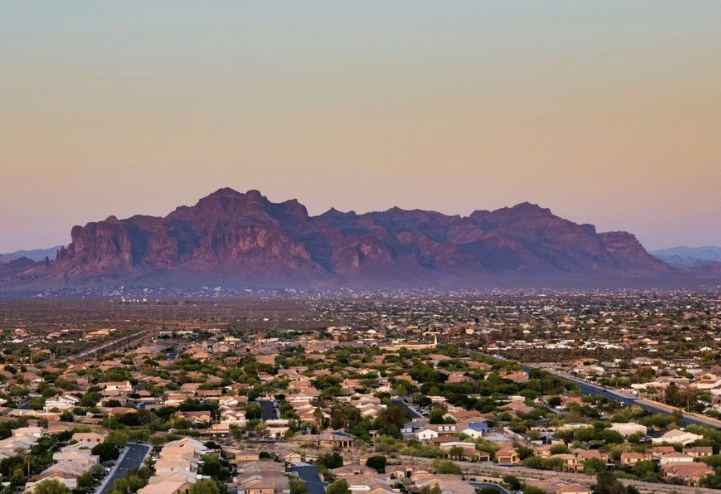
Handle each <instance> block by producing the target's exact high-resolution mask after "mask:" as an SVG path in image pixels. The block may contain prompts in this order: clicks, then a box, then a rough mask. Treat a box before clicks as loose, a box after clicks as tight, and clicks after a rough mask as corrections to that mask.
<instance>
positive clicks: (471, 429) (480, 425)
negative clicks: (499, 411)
mask: <svg viewBox="0 0 721 494" xmlns="http://www.w3.org/2000/svg"><path fill="white" fill-rule="evenodd" d="M489 429H490V427H488V422H468V425H467V426H466V428H465V429H463V430H462V431H461V432H462V433H463V434H465V435H466V436H469V437H472V438H473V439H478V438H479V437H483V436H485V435H486V433H487V432H488V430H489Z"/></svg>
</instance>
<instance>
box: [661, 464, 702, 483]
mask: <svg viewBox="0 0 721 494" xmlns="http://www.w3.org/2000/svg"><path fill="white" fill-rule="evenodd" d="M714 473H715V470H714V469H713V468H711V467H710V466H708V465H707V464H705V463H701V462H693V463H678V462H674V463H669V464H667V465H664V466H663V467H661V477H662V478H664V479H665V480H666V481H671V479H679V480H681V481H682V482H683V483H684V484H686V485H690V486H692V487H698V483H699V480H701V479H702V478H704V477H705V476H706V475H709V474H714Z"/></svg>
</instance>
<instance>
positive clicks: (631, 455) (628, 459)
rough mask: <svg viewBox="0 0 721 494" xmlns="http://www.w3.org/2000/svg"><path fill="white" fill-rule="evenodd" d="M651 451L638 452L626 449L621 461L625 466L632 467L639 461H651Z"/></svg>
mask: <svg viewBox="0 0 721 494" xmlns="http://www.w3.org/2000/svg"><path fill="white" fill-rule="evenodd" d="M652 459H653V457H652V456H651V454H650V453H637V452H635V451H624V452H623V453H621V458H620V463H621V466H623V467H632V466H633V465H635V464H636V463H638V462H639V461H651V460H652Z"/></svg>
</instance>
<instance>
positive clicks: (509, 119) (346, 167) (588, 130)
mask: <svg viewBox="0 0 721 494" xmlns="http://www.w3.org/2000/svg"><path fill="white" fill-rule="evenodd" d="M719 25H721V4H718V3H716V2H710V1H699V2H693V3H691V2H689V3H678V2H670V1H654V2H650V1H647V2H590V1H573V2H570V1H555V2H544V3H543V5H540V4H539V3H537V2H530V1H521V2H516V3H514V4H491V5H484V4H482V3H481V2H454V3H437V2H424V1H413V2H410V1H399V2H392V3H391V2H363V3H362V4H344V3H338V2H312V3H302V4H301V3H283V4H280V3H272V4H271V3H244V2H210V3H206V4H204V5H202V6H200V5H198V4H196V3H195V2H184V1H178V2H167V1H158V2H153V3H152V4H150V5H147V4H146V3H145V2H137V1H128V2H122V3H115V2H113V3H99V2H96V3H86V2H73V3H58V2H51V1H37V2H26V3H17V4H14V5H12V6H9V7H8V8H7V9H6V12H4V14H3V17H2V19H0V27H1V28H2V29H0V41H1V42H2V44H3V47H4V49H3V50H2V51H0V64H1V65H2V67H3V77H2V78H0V88H2V91H0V109H2V112H0V115H1V116H0V130H1V131H2V132H0V135H1V136H2V137H0V142H2V145H1V146H0V166H1V167H2V172H3V173H2V182H3V192H4V193H3V194H1V195H0V252H13V251H17V250H32V249H38V248H48V247H52V246H53V245H58V244H65V245H67V243H68V242H69V240H70V229H71V228H72V226H74V225H77V224H79V225H84V224H86V223H88V222H91V221H99V220H103V219H105V218H106V217H108V216H110V215H114V216H117V217H118V218H126V217H130V216H132V215H135V214H148V215H153V216H165V215H167V214H168V213H169V212H170V211H172V210H173V209H174V208H175V207H177V206H180V205H192V204H195V203H196V202H197V200H198V199H200V198H201V197H203V196H206V195H208V194H210V193H211V192H213V191H215V190H217V189H219V188H222V187H231V188H233V189H236V190H238V191H240V192H245V191H246V190H249V189H258V190H260V191H261V192H262V193H263V194H264V195H266V196H267V197H268V198H269V199H270V200H271V201H273V202H282V201H285V200H288V199H292V198H296V199H298V200H299V201H300V202H301V203H302V204H304V205H305V206H306V207H307V208H308V210H309V212H310V214H312V215H317V214H320V213H322V212H324V211H326V210H328V209H330V208H331V207H335V208H337V209H340V210H344V211H348V210H355V211H357V212H358V213H363V212H368V211H379V210H386V209H389V208H391V207H393V206H398V207H401V208H403V209H427V210H436V211H439V212H442V213H444V214H458V215H462V216H467V215H468V214H470V213H471V212H472V211H474V210H478V209H486V210H494V209H498V208H501V207H507V206H512V205H514V204H517V203H521V202H526V201H527V202H531V203H535V204H538V205H540V206H541V207H544V208H549V209H551V211H552V212H553V213H554V214H556V215H557V216H560V217H562V218H566V219H569V220H571V221H574V222H576V223H591V224H594V225H596V227H597V230H598V231H599V232H604V231H619V230H622V231H628V232H630V233H632V234H634V235H636V237H637V238H638V239H639V240H640V241H641V243H642V244H643V245H644V247H646V249H647V250H658V249H664V248H671V247H677V246H688V247H703V246H708V245H711V246H713V245H721V222H720V221H719V218H720V217H721V214H720V213H721V201H719V199H718V190H719V186H720V185H721V170H720V169H721V167H720V166H719V164H718V161H719V156H721V139H719V135H718V129H721V88H720V87H719V85H718V81H719V80H721V64H719V63H718V60H719V59H720V58H721V33H720V32H719V30H718V26H719Z"/></svg>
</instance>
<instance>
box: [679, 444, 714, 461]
mask: <svg viewBox="0 0 721 494" xmlns="http://www.w3.org/2000/svg"><path fill="white" fill-rule="evenodd" d="M683 453H684V454H687V455H689V456H691V457H693V458H703V457H704V456H711V455H713V448H711V446H694V447H689V448H683Z"/></svg>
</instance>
